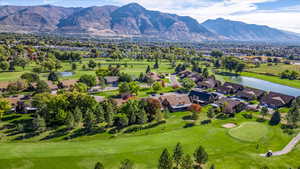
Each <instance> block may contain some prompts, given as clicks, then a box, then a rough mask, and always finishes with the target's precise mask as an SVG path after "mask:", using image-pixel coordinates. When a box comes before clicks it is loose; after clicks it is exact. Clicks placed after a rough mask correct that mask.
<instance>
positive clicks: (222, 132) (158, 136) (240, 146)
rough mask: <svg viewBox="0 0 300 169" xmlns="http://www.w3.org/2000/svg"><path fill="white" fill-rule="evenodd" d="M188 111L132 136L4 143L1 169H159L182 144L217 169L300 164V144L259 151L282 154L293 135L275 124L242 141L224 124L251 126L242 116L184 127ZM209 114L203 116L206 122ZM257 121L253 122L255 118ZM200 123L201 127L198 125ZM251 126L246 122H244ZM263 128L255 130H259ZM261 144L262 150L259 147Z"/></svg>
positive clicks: (0, 148) (274, 168)
mask: <svg viewBox="0 0 300 169" xmlns="http://www.w3.org/2000/svg"><path fill="white" fill-rule="evenodd" d="M187 114H188V113H187V112H182V113H177V114H172V115H171V116H170V117H169V118H168V120H167V123H166V124H163V125H160V126H158V127H155V128H151V129H147V130H143V131H140V132H136V133H131V134H119V135H116V136H114V137H111V136H112V135H109V134H108V133H103V134H97V135H93V136H83V137H82V138H78V139H74V140H72V141H58V140H56V141H38V140H35V141H18V142H3V143H0V169H93V167H94V165H95V163H96V162H97V161H100V162H102V163H103V164H104V166H105V168H106V169H118V167H119V164H120V162H121V161H122V160H124V159H126V158H128V159H130V160H132V161H134V162H135V168H136V169H155V168H156V166H157V161H158V158H159V156H160V154H161V152H162V150H163V149H164V148H168V149H169V151H170V152H171V151H173V149H174V146H175V145H176V143H177V142H181V143H182V145H183V148H184V151H185V152H186V153H190V154H192V153H193V151H194V150H195V148H196V147H197V146H199V145H202V146H203V147H204V148H205V149H206V151H207V152H208V154H209V162H208V164H207V165H206V168H208V167H209V166H210V165H211V164H215V166H216V168H217V169H248V168H249V169H260V168H261V167H262V166H268V167H269V168H272V169H288V168H296V167H299V166H300V161H299V157H300V146H299V145H298V146H297V147H296V149H295V150H293V151H292V152H291V153H289V154H287V155H284V156H280V157H271V158H264V157H260V156H259V153H264V152H266V151H267V150H280V149H282V148H283V147H284V146H285V145H286V144H287V143H288V142H289V141H290V140H291V139H292V136H289V135H287V134H284V133H283V132H282V130H281V129H280V128H279V127H278V126H276V127H271V126H268V125H267V124H264V123H263V124H259V125H262V126H265V128H267V129H268V132H267V133H266V134H265V136H264V137H263V138H262V139H260V140H259V141H256V142H244V141H240V140H238V139H235V138H233V137H231V136H230V135H229V134H228V131H229V130H230V129H225V128H222V127H221V126H222V125H223V124H226V123H229V122H233V123H236V124H243V123H245V122H249V120H246V119H244V118H243V117H242V116H240V115H238V116H237V117H235V118H233V119H228V120H214V122H213V123H212V124H209V125H198V126H195V127H190V128H183V126H184V125H185V123H186V122H185V121H184V120H182V118H183V117H184V116H186V115H187ZM205 116H206V115H201V118H202V119H203V118H204V117H205ZM253 122H254V120H253ZM198 124H199V123H198ZM246 124H247V123H246ZM258 129H260V127H259V128H254V130H258ZM257 144H259V149H256V148H257Z"/></svg>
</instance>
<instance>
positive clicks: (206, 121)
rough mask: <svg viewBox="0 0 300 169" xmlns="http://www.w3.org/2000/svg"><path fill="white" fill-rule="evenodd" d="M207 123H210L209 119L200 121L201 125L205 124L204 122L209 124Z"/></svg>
mask: <svg viewBox="0 0 300 169" xmlns="http://www.w3.org/2000/svg"><path fill="white" fill-rule="evenodd" d="M209 123H211V120H203V121H201V124H202V125H206V124H209Z"/></svg>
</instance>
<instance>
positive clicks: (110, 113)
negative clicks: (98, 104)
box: [104, 103, 114, 126]
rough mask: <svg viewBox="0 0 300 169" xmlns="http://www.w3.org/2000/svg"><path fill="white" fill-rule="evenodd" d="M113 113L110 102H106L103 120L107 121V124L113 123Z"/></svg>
mask: <svg viewBox="0 0 300 169" xmlns="http://www.w3.org/2000/svg"><path fill="white" fill-rule="evenodd" d="M113 114H114V109H113V107H112V104H111V103H108V104H107V105H106V111H105V116H104V117H105V122H106V123H107V125H108V126H112V125H113Z"/></svg>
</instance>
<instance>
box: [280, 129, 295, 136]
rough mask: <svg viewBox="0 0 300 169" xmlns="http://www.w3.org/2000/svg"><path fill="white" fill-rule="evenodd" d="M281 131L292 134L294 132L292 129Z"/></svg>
mask: <svg viewBox="0 0 300 169" xmlns="http://www.w3.org/2000/svg"><path fill="white" fill-rule="evenodd" d="M283 132H284V133H286V134H288V135H293V134H295V131H294V130H292V129H284V130H283Z"/></svg>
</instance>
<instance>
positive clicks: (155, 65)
mask: <svg viewBox="0 0 300 169" xmlns="http://www.w3.org/2000/svg"><path fill="white" fill-rule="evenodd" d="M153 68H154V69H158V68H159V64H158V59H155V64H154V65H153Z"/></svg>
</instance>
